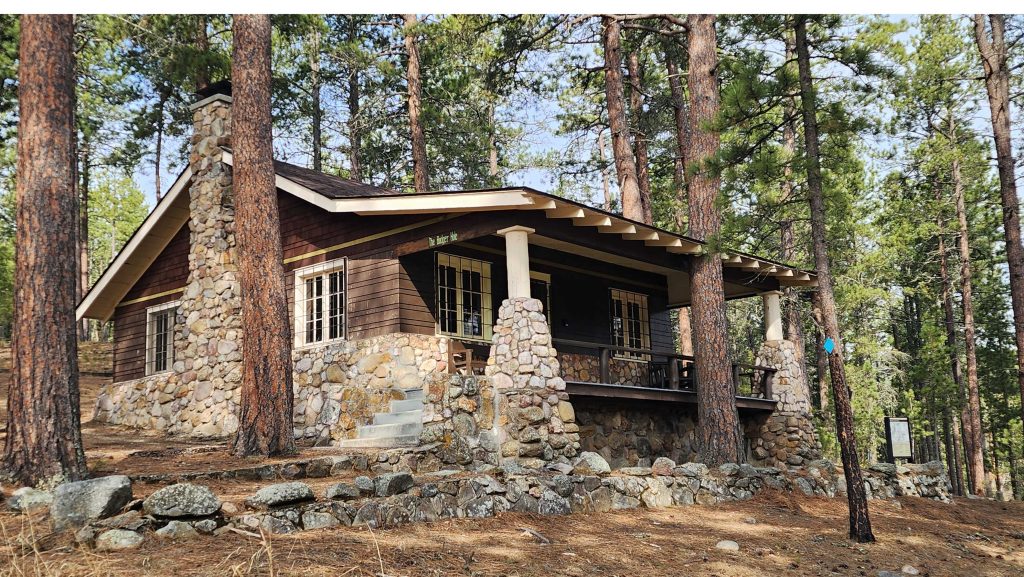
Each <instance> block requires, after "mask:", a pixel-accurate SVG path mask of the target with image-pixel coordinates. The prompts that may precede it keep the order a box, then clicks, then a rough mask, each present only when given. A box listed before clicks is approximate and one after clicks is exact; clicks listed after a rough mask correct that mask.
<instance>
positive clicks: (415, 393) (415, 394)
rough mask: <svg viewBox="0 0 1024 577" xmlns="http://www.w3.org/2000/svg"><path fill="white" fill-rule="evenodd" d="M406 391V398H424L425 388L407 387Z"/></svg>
mask: <svg viewBox="0 0 1024 577" xmlns="http://www.w3.org/2000/svg"><path fill="white" fill-rule="evenodd" d="M404 392H405V399H406V400H412V399H419V400H420V401H422V400H423V389H405V391H404Z"/></svg>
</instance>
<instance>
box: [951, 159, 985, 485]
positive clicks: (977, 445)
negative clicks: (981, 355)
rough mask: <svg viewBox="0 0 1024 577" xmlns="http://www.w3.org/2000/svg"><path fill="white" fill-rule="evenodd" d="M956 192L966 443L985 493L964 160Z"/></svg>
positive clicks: (974, 476)
mask: <svg viewBox="0 0 1024 577" xmlns="http://www.w3.org/2000/svg"><path fill="white" fill-rule="evenodd" d="M951 172H952V178H953V194H954V195H955V196H956V218H957V223H958V225H959V234H958V235H957V249H958V252H959V258H960V301H961V306H962V307H963V313H964V353H965V354H964V357H965V359H966V361H967V363H966V364H967V405H966V406H965V407H964V414H963V421H964V433H965V434H966V438H965V439H964V446H965V447H966V448H967V472H968V477H969V479H968V480H969V483H968V484H969V485H970V490H971V493H973V494H975V495H983V494H984V492H985V459H984V453H983V449H982V444H983V443H984V440H983V435H984V430H983V429H982V425H981V394H980V392H979V388H978V355H977V350H976V349H977V346H976V345H977V343H976V341H975V339H976V336H975V325H974V296H973V290H972V287H971V246H970V240H969V233H968V226H967V205H966V202H965V200H964V190H963V183H962V182H961V177H960V161H959V160H958V159H953V165H952V169H951Z"/></svg>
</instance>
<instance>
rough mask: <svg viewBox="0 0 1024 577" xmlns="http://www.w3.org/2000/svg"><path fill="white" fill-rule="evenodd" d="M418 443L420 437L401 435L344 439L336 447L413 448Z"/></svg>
mask: <svg viewBox="0 0 1024 577" xmlns="http://www.w3.org/2000/svg"><path fill="white" fill-rule="evenodd" d="M419 443H420V436H419V435H418V434H416V435H402V436H400V437H386V438H377V439H370V438H366V439H364V438H358V439H345V440H343V441H338V444H337V446H338V447H342V448H349V449H360V448H366V449H393V448H396V447H415V446H416V445H418V444H419Z"/></svg>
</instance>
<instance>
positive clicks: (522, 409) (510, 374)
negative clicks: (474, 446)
mask: <svg viewBox="0 0 1024 577" xmlns="http://www.w3.org/2000/svg"><path fill="white" fill-rule="evenodd" d="M510 276H511V275H510ZM527 279H529V273H528V272H527ZM510 283H511V281H510ZM484 374H485V375H486V376H487V377H489V378H490V379H491V382H492V384H493V386H494V389H495V394H496V396H497V397H498V403H497V405H498V409H497V412H496V415H495V419H496V423H495V425H496V429H497V432H498V445H499V449H498V450H499V451H500V455H499V460H500V461H515V462H518V463H519V464H522V465H525V466H529V467H534V468H540V467H543V466H544V464H545V463H548V462H561V463H568V462H569V459H570V458H571V457H575V456H576V454H577V452H579V449H580V443H579V426H577V425H576V413H575V411H574V409H573V407H572V404H571V403H570V402H569V394H568V393H566V392H565V381H564V380H563V379H562V376H561V367H560V366H559V363H558V357H557V352H556V351H555V348H554V347H553V346H552V342H551V331H550V329H549V327H548V323H547V319H546V318H545V316H544V312H543V305H542V304H541V302H540V301H539V300H537V299H534V298H527V297H515V298H509V299H506V300H505V301H503V302H502V303H501V308H500V309H499V310H498V320H497V322H496V323H495V324H494V337H493V341H492V345H491V353H490V356H489V357H488V359H487V368H486V370H485V373H484Z"/></svg>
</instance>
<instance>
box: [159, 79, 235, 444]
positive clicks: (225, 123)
mask: <svg viewBox="0 0 1024 577" xmlns="http://www.w3.org/2000/svg"><path fill="white" fill-rule="evenodd" d="M198 97H199V101H198V102H196V103H195V104H193V105H192V106H191V110H192V123H193V126H194V133H193V135H192V151H191V153H190V155H189V167H190V168H191V170H192V181H191V184H190V187H189V212H190V218H189V223H188V224H189V252H188V282H187V283H186V285H185V292H184V294H183V295H182V297H181V306H180V308H179V309H178V319H177V320H178V322H177V327H176V330H175V339H174V340H175V342H174V349H175V362H174V366H173V370H174V373H175V374H176V375H177V376H178V378H179V388H178V390H177V391H176V393H175V395H176V396H177V397H179V398H180V399H182V401H183V403H182V405H181V409H182V414H181V418H180V419H178V423H177V425H178V427H179V430H178V431H172V432H178V433H183V434H193V435H201V436H206V435H227V434H231V433H234V432H235V431H236V430H237V429H238V417H237V415H238V400H239V391H238V389H239V387H240V385H241V374H242V368H241V360H242V354H241V343H242V326H241V324H242V323H241V302H240V300H239V288H238V280H237V277H236V271H237V260H236V254H235V209H234V196H233V194H232V188H231V166H230V165H228V164H227V163H226V162H224V148H226V147H229V146H230V144H231V84H230V83H229V82H220V83H216V84H213V85H211V86H210V87H209V88H207V89H206V90H205V91H203V92H202V93H200V94H199V95H198Z"/></svg>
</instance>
